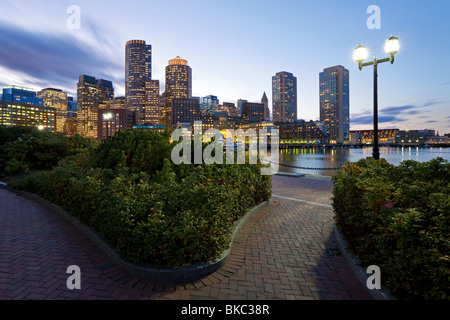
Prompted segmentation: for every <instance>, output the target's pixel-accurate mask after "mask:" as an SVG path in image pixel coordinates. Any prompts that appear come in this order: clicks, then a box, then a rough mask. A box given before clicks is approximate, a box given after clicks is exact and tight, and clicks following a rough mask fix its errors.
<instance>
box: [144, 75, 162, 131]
mask: <svg viewBox="0 0 450 320" xmlns="http://www.w3.org/2000/svg"><path fill="white" fill-rule="evenodd" d="M159 103H160V98H159V80H147V81H145V106H144V119H143V123H144V124H145V125H153V126H157V125H160V122H161V121H160V119H161V108H160V106H159Z"/></svg>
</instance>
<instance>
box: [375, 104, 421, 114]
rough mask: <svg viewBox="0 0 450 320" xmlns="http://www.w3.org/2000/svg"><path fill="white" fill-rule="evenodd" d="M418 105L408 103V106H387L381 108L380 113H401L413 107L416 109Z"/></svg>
mask: <svg viewBox="0 0 450 320" xmlns="http://www.w3.org/2000/svg"><path fill="white" fill-rule="evenodd" d="M416 108H417V106H413V105H406V106H396V107H387V108H384V109H381V110H380V114H389V115H390V114H399V113H403V112H404V111H408V110H411V109H416Z"/></svg>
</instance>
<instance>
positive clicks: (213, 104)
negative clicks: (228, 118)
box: [200, 95, 219, 117]
mask: <svg viewBox="0 0 450 320" xmlns="http://www.w3.org/2000/svg"><path fill="white" fill-rule="evenodd" d="M218 109H219V99H218V98H217V96H213V95H209V96H206V97H201V98H200V112H201V114H202V116H204V117H205V116H212V115H213V114H214V113H215V112H217V111H218Z"/></svg>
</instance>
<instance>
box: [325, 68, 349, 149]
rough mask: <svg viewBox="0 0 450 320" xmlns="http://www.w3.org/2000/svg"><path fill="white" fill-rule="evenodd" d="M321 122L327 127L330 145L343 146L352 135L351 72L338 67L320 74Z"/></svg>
mask: <svg viewBox="0 0 450 320" xmlns="http://www.w3.org/2000/svg"><path fill="white" fill-rule="evenodd" d="M319 82H320V88H319V89H320V121H322V122H323V123H324V124H325V125H326V126H327V133H328V138H329V140H330V143H340V144H343V143H345V141H348V135H349V133H350V95H349V91H350V88H349V72H348V70H347V69H345V68H344V67H343V66H341V65H338V66H334V67H330V68H326V69H324V70H323V72H321V73H320V74H319Z"/></svg>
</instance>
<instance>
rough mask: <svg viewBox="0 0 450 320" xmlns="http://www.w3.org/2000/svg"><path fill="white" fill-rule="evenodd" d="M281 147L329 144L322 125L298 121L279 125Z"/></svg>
mask: <svg viewBox="0 0 450 320" xmlns="http://www.w3.org/2000/svg"><path fill="white" fill-rule="evenodd" d="M277 128H278V131H279V137H280V145H286V146H299V147H301V146H306V145H323V144H327V143H328V137H327V134H326V133H324V132H323V129H322V128H321V125H320V123H317V122H315V121H308V122H306V121H303V120H302V121H297V122H294V123H281V124H278V125H277Z"/></svg>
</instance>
